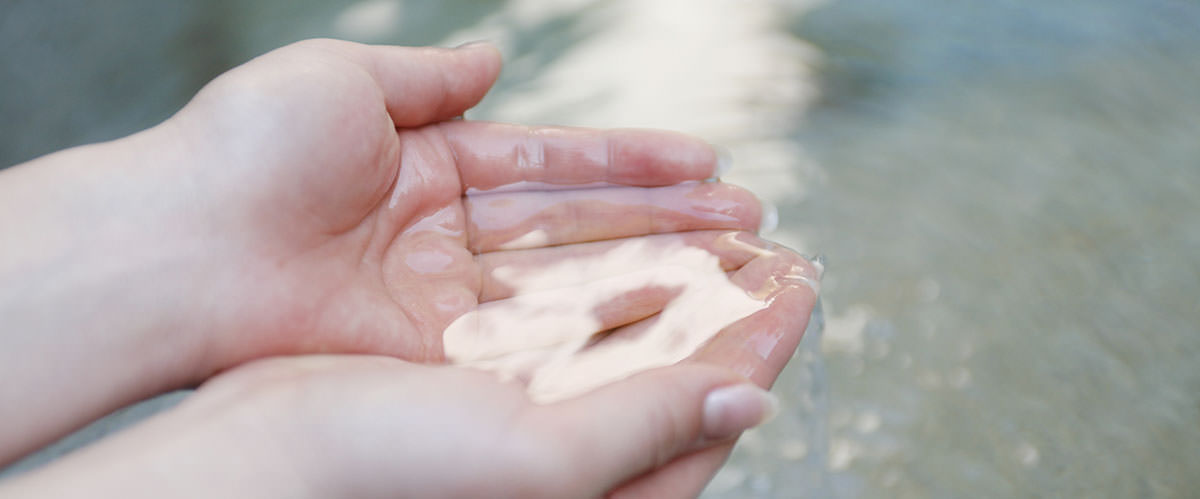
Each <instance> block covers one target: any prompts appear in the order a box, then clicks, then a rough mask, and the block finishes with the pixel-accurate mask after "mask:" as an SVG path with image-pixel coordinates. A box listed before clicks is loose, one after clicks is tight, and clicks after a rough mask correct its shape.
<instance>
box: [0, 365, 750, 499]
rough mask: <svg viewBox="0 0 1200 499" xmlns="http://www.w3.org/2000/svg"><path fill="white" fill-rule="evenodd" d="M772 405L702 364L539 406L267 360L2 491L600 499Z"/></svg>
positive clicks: (452, 377) (428, 377)
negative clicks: (602, 495) (574, 498)
mask: <svg viewBox="0 0 1200 499" xmlns="http://www.w3.org/2000/svg"><path fill="white" fill-rule="evenodd" d="M773 410H774V408H773V402H772V399H771V398H770V397H768V396H767V394H766V392H764V391H763V390H761V389H760V388H758V387H756V386H754V385H750V384H747V383H746V382H745V380H744V379H743V378H741V377H739V376H737V375H736V374H733V373H732V372H730V371H728V370H726V369H720V368H715V367H710V366H705V365H701V364H686V365H680V366H673V367H668V368H662V369H658V370H653V371H647V372H645V373H641V374H638V375H636V376H635V377H633V378H630V379H627V380H624V381H621V382H618V383H614V384H612V385H609V386H606V387H604V388H601V389H599V390H596V391H594V392H591V393H589V394H587V395H584V396H581V397H578V398H575V399H571V400H569V401H564V402H558V403H554V404H548V405H536V404H532V403H531V402H530V400H529V398H528V397H527V396H526V394H525V392H524V390H523V387H521V386H519V385H517V384H515V383H501V382H499V381H498V380H497V379H496V378H495V377H494V376H493V375H491V374H487V373H483V372H480V371H475V370H471V369H465V368H458V367H446V366H440V367H433V366H424V365H418V364H411V363H407V362H404V361H400V360H396V359H393V358H386V357H368V356H311V357H294V358H282V359H269V360H264V361H258V362H254V363H251V364H248V365H245V366H243V367H240V368H238V369H235V370H233V371H231V372H229V373H226V374H223V375H221V376H219V377H217V378H215V379H213V380H212V381H210V382H209V383H207V384H206V385H204V386H203V387H201V389H200V390H199V391H198V392H197V393H196V394H195V395H194V396H193V397H191V398H190V399H188V400H187V401H185V402H184V403H183V404H182V405H181V406H179V407H177V408H175V409H172V410H171V411H168V412H167V413H164V414H160V415H158V416H156V417H155V418H154V419H151V420H150V421H148V422H146V423H143V424H142V425H139V426H138V427H135V428H133V429H131V430H129V431H127V432H125V433H122V434H120V435H117V436H115V437H113V438H110V439H108V440H106V441H103V442H101V443H100V444H98V445H96V446H93V447H90V448H87V449H84V450H83V451H81V452H79V453H76V454H73V455H71V456H68V457H67V458H65V459H64V460H62V461H60V462H57V463H55V464H53V465H52V466H51V467H49V468H47V469H43V470H39V471H36V472H33V473H31V474H30V475H27V476H23V477H19V478H18V479H17V480H15V481H13V482H10V483H8V484H7V485H8V488H7V489H6V490H5V491H4V493H5V496H6V497H24V496H26V495H28V496H30V497H34V496H37V497H51V496H52V497H95V496H105V497H109V496H111V497H142V496H154V497H161V496H163V495H168V494H169V495H178V496H203V497H213V496H219V497H296V498H301V497H425V498H436V497H522V498H524V497H553V498H559V497H580V498H582V497H596V496H600V495H601V494H605V493H607V492H609V491H611V490H612V489H613V488H615V487H617V486H618V485H619V484H622V483H625V482H627V481H628V480H630V479H631V478H633V477H636V476H638V475H640V474H642V473H644V472H646V471H648V470H652V469H654V468H656V467H657V466H659V465H661V464H663V463H665V462H667V461H669V460H670V459H672V458H673V457H674V456H676V455H679V454H681V453H684V452H688V451H691V450H695V449H703V448H707V447H710V446H712V445H714V444H718V443H723V442H728V441H729V440H730V439H731V438H733V437H735V436H736V435H737V434H738V433H740V432H741V431H742V430H744V429H746V428H749V427H751V426H754V425H757V424H758V423H760V422H761V421H763V420H764V419H766V418H768V417H770V415H771V413H772V411H773ZM64 476H70V477H71V479H70V480H64V479H62V477H64ZM655 497H662V496H655Z"/></svg>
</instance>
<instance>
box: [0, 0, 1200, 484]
mask: <svg viewBox="0 0 1200 499" xmlns="http://www.w3.org/2000/svg"><path fill="white" fill-rule="evenodd" d="M135 3H136V2H135ZM146 3H147V5H155V6H157V5H166V4H169V3H170V2H166V3H163V2H146ZM214 5H215V7H213V11H212V12H206V13H193V14H181V15H188V16H194V17H195V19H198V20H186V19H185V20H179V19H178V15H167V14H164V13H162V12H159V11H156V10H152V9H151V10H147V11H146V12H149V14H141V15H155V16H158V18H164V19H168V20H170V23H166V24H164V23H159V24H154V23H140V24H146V25H148V26H150V25H155V26H159V25H168V26H182V28H181V31H183V32H217V33H221V34H223V36H221V37H219V38H220V39H222V40H226V42H224V44H223V45H211V44H180V43H179V42H178V40H174V39H172V38H170V36H171V35H169V34H162V33H158V32H155V33H144V34H143V36H145V37H149V38H153V37H156V36H157V37H159V38H160V39H163V40H164V41H171V43H173V44H178V45H173V46H184V47H195V48H191V49H189V50H188V51H186V52H184V53H185V54H189V55H188V56H187V58H172V59H167V58H165V57H164V58H162V59H161V60H157V61H156V60H154V59H152V58H147V57H143V58H141V59H136V60H135V61H134V62H132V63H130V64H133V65H134V67H136V68H137V69H139V70H141V71H143V73H141V75H142V76H141V78H142V79H140V80H137V81H143V80H146V79H150V80H153V78H152V77H151V76H152V75H154V74H158V73H157V71H160V69H159V68H164V67H165V68H175V70H172V71H171V72H170V73H169V74H171V75H176V76H172V78H174V79H172V78H167V79H166V80H163V81H164V82H162V83H160V86H159V87H156V90H154V91H146V90H144V89H143V88H142V87H137V89H136V94H135V95H136V96H139V97H141V98H142V100H141V101H137V102H141V103H143V104H145V105H146V106H147V108H146V109H144V110H140V111H139V114H138V116H143V118H138V119H141V120H142V121H138V119H134V118H130V117H129V115H128V114H120V113H121V112H122V111H121V110H120V109H113V110H104V109H100V111H101V112H100V114H101V115H103V113H105V112H107V113H109V114H108V116H115V117H116V118H119V119H115V120H112V121H111V123H112V125H111V126H112V127H113V128H109V129H103V128H101V129H103V130H104V132H102V133H100V134H99V135H86V137H103V136H105V135H104V134H109V135H108V136H115V135H119V134H121V133H125V132H128V131H129V130H130V129H132V128H135V127H136V126H145V125H148V124H150V123H151V122H152V121H150V118H144V116H150V117H151V118H152V117H153V116H155V112H158V113H159V114H158V115H159V116H165V114H166V113H167V112H169V111H170V110H171V109H173V108H174V107H177V106H178V105H179V104H181V102H180V101H178V97H176V98H175V99H176V100H171V99H169V98H167V97H163V96H178V95H186V94H187V93H188V92H190V91H191V90H194V88H190V87H189V86H188V85H194V84H195V83H194V82H195V81H196V80H198V78H193V79H192V80H188V81H191V82H192V83H179V80H178V78H177V75H179V74H195V73H197V71H198V70H197V69H195V68H205V70H207V68H212V67H214V66H219V65H221V64H225V65H227V64H231V63H234V62H236V61H240V60H244V59H245V58H246V57H249V56H250V55H252V54H255V53H258V52H261V51H263V50H266V49H269V48H271V47H273V46H276V45H278V44H280V43H284V42H287V41H290V40H293V39H296V38H300V37H304V36H314V35H324V36H343V37H350V38H356V39H361V40H365V41H391V42H403V43H410V44H420V43H443V44H457V43H460V42H463V41H466V40H471V39H478V38H489V39H492V40H494V41H496V42H497V43H498V44H500V45H501V46H502V47H503V48H504V51H505V53H506V57H507V59H508V66H507V67H506V69H505V72H504V74H503V75H502V78H501V82H500V85H499V86H498V88H497V89H496V90H495V91H493V93H492V94H491V95H490V96H489V97H488V99H487V100H485V102H484V103H483V105H482V106H481V107H480V108H479V109H477V110H475V111H472V112H471V113H469V114H470V117H472V118H479V119H497V120H505V121H522V122H530V123H559V124H577V125H590V126H659V127H667V128H673V129H678V130H684V131H689V132H692V133H698V134H700V135H701V136H703V137H705V138H707V139H709V140H712V141H714V142H719V143H722V144H725V145H727V146H728V147H730V149H731V150H732V151H733V154H734V156H735V157H736V159H737V161H736V163H737V165H736V167H735V169H734V171H733V172H732V173H731V174H729V175H728V176H727V177H726V179H727V180H729V181H731V182H734V183H740V184H743V185H747V186H749V187H750V188H751V189H753V190H754V191H756V192H758V193H759V195H760V196H762V197H763V198H765V199H766V200H768V201H771V202H774V203H775V204H776V205H778V207H779V212H780V222H781V223H780V227H779V229H778V230H777V231H775V232H774V233H773V234H771V237H773V238H777V239H779V240H781V241H782V242H784V243H786V244H788V245H790V246H793V247H796V248H798V249H800V250H803V251H807V252H821V253H824V254H825V255H827V256H828V257H829V266H828V271H827V272H826V274H825V280H824V288H823V293H824V300H825V302H824V305H825V306H826V312H827V314H826V316H827V317H826V318H827V319H828V328H827V330H826V331H825V334H824V335H823V337H822V336H821V335H820V334H819V332H820V331H819V330H813V331H811V332H810V333H809V336H808V337H807V338H806V340H805V341H804V342H803V344H802V346H801V349H800V350H799V351H798V352H797V356H796V359H795V361H794V362H793V365H791V366H790V367H789V368H788V370H787V371H785V375H784V377H783V378H781V379H780V381H779V383H778V384H777V385H776V388H775V391H776V393H778V394H780V395H781V396H782V397H783V399H784V401H785V403H786V404H787V405H788V406H789V407H790V409H791V410H790V411H785V413H784V414H783V415H781V417H780V418H779V419H778V420H776V421H775V422H773V423H772V424H770V425H767V426H766V427H763V428H760V429H758V430H754V431H751V432H749V433H748V434H747V435H746V436H745V438H744V439H743V441H742V443H741V444H740V445H739V447H738V449H737V450H736V451H735V455H734V457H733V459H732V460H731V462H730V464H729V465H728V466H727V467H726V468H725V469H724V470H723V471H722V472H721V474H719V475H718V476H717V478H716V479H715V480H714V481H713V483H712V484H711V486H710V487H709V490H708V491H707V492H706V495H707V496H710V497H803V496H811V497H822V496H831V495H840V496H847V497H881V496H882V497H893V496H899V497H928V496H934V497H959V496H975V495H984V496H1036V495H1046V494H1053V495H1064V496H1116V497H1131V496H1132V497H1145V496H1154V495H1162V496H1168V495H1186V494H1189V493H1191V491H1192V490H1195V489H1196V488H1198V487H1200V481H1198V479H1197V478H1195V473H1194V468H1195V465H1196V456H1197V455H1200V425H1198V423H1200V396H1198V395H1197V393H1200V369H1196V368H1195V367H1193V366H1195V365H1196V359H1197V358H1200V331H1197V327H1198V326H1197V325H1198V324H1200V312H1198V311H1197V308H1196V307H1195V301H1196V296H1197V294H1198V292H1200V284H1198V283H1200V258H1198V257H1197V255H1200V222H1197V214H1200V201H1198V200H1200V159H1198V158H1200V140H1197V139H1196V137H1197V132H1198V131H1200V85H1197V84H1196V82H1197V81H1200V30H1197V29H1196V26H1200V7H1197V6H1196V4H1195V3H1194V2H1184V1H1175V0H1148V1H1144V2H1121V1H1117V0H1098V1H1089V2H1072V1H1060V2H1037V1H1033V0H1027V1H1018V0H1006V1H998V2H951V1H946V0H828V1H825V2H815V1H812V2H810V1H801V0H796V1H786V0H777V1H767V0H759V1H736V2H735V1H723V0H717V1H711V2H685V1H681V0H675V1H662V2H659V1H656V2H636V1H633V0H624V1H621V0H616V1H603V2H593V1H583V0H571V1H560V2H553V1H549V0H511V1H507V2H491V3H488V2H470V1H453V2H439V3H435V2H416V1H408V2H401V1H389V0H367V1H362V2H352V1H343V2H316V1H306V2H293V1H285V0H270V1H266V2H256V3H254V4H253V6H251V5H248V4H243V3H234V2H221V3H216V4H214ZM27 10H29V7H22V8H21V9H17V10H14V11H13V12H14V14H13V15H16V14H15V13H21V12H25V11H27ZM60 10H64V9H60ZM66 10H70V9H65V10H64V11H66ZM48 12H54V11H53V10H49V9H48ZM72 12H74V11H72ZM180 12H184V11H180ZM186 12H191V11H186ZM126 14H128V15H130V16H132V15H134V14H133V13H132V12H128V13H126ZM47 15H49V14H47ZM62 15H64V16H65V15H68V14H62ZM70 15H74V14H70ZM81 15H82V14H81ZM188 19H191V17H189V18H188ZM212 19H221V21H219V22H218V21H213V20H212ZM114 22H115V21H114ZM76 24H79V25H80V29H84V28H85V27H86V23H76ZM6 29H7V28H6ZM140 45H146V46H153V45H154V44H152V43H151V44H140ZM97 47H98V48H96V50H104V49H105V47H104V46H103V45H102V44H101V45H97ZM108 48H110V49H112V48H113V47H108ZM134 50H135V52H130V53H134V54H141V53H142V52H136V50H138V49H134ZM114 53H121V52H120V51H118V50H115V49H114V50H106V51H103V52H99V53H97V54H91V55H90V57H92V58H93V59H95V60H108V59H106V58H111V57H114V56H113V55H111V54H114ZM35 56H36V55H30V56H29V57H35ZM59 57H69V56H66V55H60V56H59ZM79 57H80V58H81V61H80V63H79V64H78V66H79V67H88V64H86V61H87V60H92V59H87V57H88V55H86V54H85V55H81V56H79ZM43 59H44V58H43ZM180 60H184V61H197V62H195V63H186V64H185V63H181V62H178V61H180ZM139 61H140V62H139ZM214 61H216V62H214ZM218 63H221V64H218ZM188 64H192V65H193V66H194V67H193V66H188ZM180 65H183V66H185V68H184V69H180ZM68 66H70V65H69V64H68ZM131 71H132V69H131ZM199 72H201V73H203V71H199ZM135 74H137V73H135ZM114 77H115V76H114ZM43 80H44V78H43ZM56 81H57V80H56ZM62 81H70V80H62ZM93 83H95V82H93ZM60 85H66V83H62V84H60ZM97 86H101V87H103V86H104V85H97ZM114 88H122V87H121V86H119V85H118V86H114ZM181 89H182V90H181ZM37 90H38V89H36V88H33V89H32V90H31V93H26V94H23V95H30V96H32V97H30V98H27V99H26V100H27V101H29V102H39V101H38V100H37V96H39V95H42V94H39V93H37ZM130 92H135V90H130ZM64 93H69V92H59V93H58V94H57V95H56V98H57V99H59V100H61V101H63V102H64V103H63V104H61V106H62V108H66V109H88V108H87V107H86V105H87V102H89V101H90V102H101V103H102V102H128V103H132V102H134V101H135V99H132V98H131V99H130V100H128V101H121V100H120V99H117V98H106V99H90V100H89V99H80V101H78V102H71V101H70V100H69V99H64V98H63V97H61V95H63V94H64ZM145 96H160V97H159V98H160V99H161V102H160V101H158V100H154V101H146V99H147V98H148V97H145ZM106 97H107V96H106ZM5 98H6V99H10V100H11V99H12V98H11V97H5ZM43 98H44V102H45V103H46V105H48V106H52V105H53V103H54V102H57V101H55V100H53V99H50V98H48V97H43ZM6 105H7V104H6ZM12 105H15V104H12ZM93 105H97V104H93ZM10 106H11V105H10ZM155 106H157V107H155ZM125 107H130V106H124V107H122V109H124V108H125ZM10 108H11V107H10ZM17 109H20V108H17ZM155 110H157V111H155ZM31 112H32V111H31ZM23 114H24V113H23ZM44 119H46V118H45V117H44V116H43V117H39V118H38V120H35V121H34V122H32V123H33V124H34V125H36V124H37V123H40V122H41V121H42V120H44ZM86 124H89V125H90V126H93V127H99V125H97V124H95V123H92V122H87V123H86ZM122 127H125V128H122ZM23 128H25V129H31V130H35V131H36V130H42V133H43V134H44V135H46V136H50V135H54V134H53V133H52V131H53V130H54V128H52V127H51V126H50V125H47V126H44V127H42V128H36V127H31V126H30V125H29V124H24V125H23ZM67 128H68V129H69V127H67ZM5 131H6V132H11V133H6V134H5V135H6V136H7V137H9V138H8V139H2V140H8V141H10V142H11V143H13V144H17V143H19V144H21V146H20V148H19V149H18V148H15V146H14V148H13V149H12V150H13V151H18V152H17V153H13V154H16V155H17V156H13V158H12V160H13V161H15V160H17V159H23V158H20V157H19V155H22V154H23V155H28V154H32V153H31V152H30V151H33V150H34V149H33V147H34V146H33V145H30V144H50V145H54V146H56V147H59V146H61V145H62V144H57V143H56V142H54V140H52V139H43V140H41V141H40V142H39V141H38V139H37V138H36V137H33V138H31V137H30V136H28V135H25V136H22V135H19V134H20V133H30V132H28V131H27V130H8V129H6V130H5ZM58 135H62V134H58ZM6 157H7V156H6Z"/></svg>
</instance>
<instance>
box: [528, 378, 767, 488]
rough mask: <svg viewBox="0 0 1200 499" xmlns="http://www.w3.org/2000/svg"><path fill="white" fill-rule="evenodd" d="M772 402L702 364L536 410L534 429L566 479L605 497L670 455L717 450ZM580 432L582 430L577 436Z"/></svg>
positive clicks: (763, 417) (631, 380) (760, 417)
mask: <svg viewBox="0 0 1200 499" xmlns="http://www.w3.org/2000/svg"><path fill="white" fill-rule="evenodd" d="M775 410H776V401H775V398H774V397H773V396H771V395H770V394H769V393H767V392H766V391H764V390H762V389H760V388H758V387H756V386H754V385H752V384H749V383H746V382H745V380H744V379H742V378H740V377H739V376H737V375H736V374H734V373H732V372H730V371H728V370H726V369H720V368H714V367H710V366H702V365H685V366H672V367H667V368H661V369H655V370H651V371H647V372H644V373H641V374H638V375H636V376H633V377H631V378H629V379H626V380H623V381H619V382H616V383H613V384H611V385H606V386H604V387H602V388H599V389H597V390H595V391H592V392H590V393H588V394H585V395H583V396H580V397H577V398H574V399H570V400H567V401H563V402H559V403H556V404H551V405H546V406H542V407H539V408H538V409H537V410H535V411H533V412H531V413H530V415H529V416H528V418H529V419H524V420H522V423H523V424H529V425H532V427H533V428H536V429H537V431H536V432H531V433H535V434H538V435H543V436H544V438H546V439H547V442H545V444H546V445H548V446H550V448H551V449H555V452H556V454H557V455H560V456H562V457H563V462H564V463H568V464H567V465H566V466H570V467H571V469H569V470H567V471H568V476H572V477H577V479H578V483H581V484H590V485H591V486H593V487H598V488H597V489H595V490H588V491H581V492H587V493H588V494H587V495H589V496H592V495H598V494H601V493H603V492H606V491H608V490H610V489H612V488H613V487H616V486H617V485H619V484H621V483H624V482H626V481H628V480H629V479H631V478H633V477H635V476H638V475H640V474H642V473H645V472H646V471H649V470H651V469H654V468H657V467H659V466H661V465H663V464H666V463H667V462H669V461H671V460H672V459H674V458H675V457H676V456H678V455H680V454H682V453H684V452H689V451H691V450H695V449H697V448H702V447H707V446H712V445H717V444H720V443H724V442H727V441H728V439H730V438H732V437H734V436H736V435H738V434H740V433H741V432H742V431H744V430H746V429H747V428H751V427H753V426H756V425H758V424H760V423H762V422H763V421H765V420H767V419H769V418H770V417H771V416H773V414H774V412H775ZM581 429H582V430H583V431H581Z"/></svg>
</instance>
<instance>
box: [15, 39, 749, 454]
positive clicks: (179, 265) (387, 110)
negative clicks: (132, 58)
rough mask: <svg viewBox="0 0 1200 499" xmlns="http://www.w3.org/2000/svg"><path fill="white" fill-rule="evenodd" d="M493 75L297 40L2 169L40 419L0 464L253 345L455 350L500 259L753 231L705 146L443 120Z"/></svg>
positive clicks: (274, 350) (745, 198)
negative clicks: (617, 241) (453, 333)
mask: <svg viewBox="0 0 1200 499" xmlns="http://www.w3.org/2000/svg"><path fill="white" fill-rule="evenodd" d="M499 68H500V57H499V54H498V53H497V52H496V50H495V49H494V48H492V47H489V46H486V45H475V46H469V47H465V48H462V49H457V50H451V49H433V48H401V47H373V46H364V45H358V44H354V43H348V42H339V41H332V40H315V41H307V42H301V43H298V44H295V45H291V46H288V47H285V48H282V49H280V50H276V51H274V52H271V53H269V54H266V55H264V56H262V57H260V58H258V59H255V60H253V61H251V62H249V63H247V64H245V65H243V66H241V67H239V68H236V69H234V70H232V71H230V72H228V73H226V74H225V75H223V76H221V77H219V78H217V79H216V80H214V81H213V82H212V83H210V84H209V85H208V86H206V87H205V88H204V89H203V90H201V92H200V93H199V94H198V95H197V96H196V97H195V99H194V100H193V101H192V102H191V103H189V105H188V106H186V107H185V108H184V109H183V110H182V111H180V112H179V113H178V114H177V115H176V116H173V117H172V118H170V119H168V120H167V121H166V122H164V123H163V124H161V125H159V126H157V127H154V128H152V129H150V130H147V131H144V132H142V133H139V134H136V135H133V136H130V137H127V138H124V139H120V140H117V141H113V142H109V143H104V144H97V145H92V146H85V147H80V148H76V149H72V150H68V151H63V152H60V153H56V154H53V155H50V156H46V157H44V158H40V159H38V160H35V161H33V162H31V163H30V164H27V165H22V166H17V167H15V168H11V169H9V170H5V171H4V172H3V173H2V174H0V206H2V207H3V209H0V236H2V237H4V238H5V239H6V240H20V241H22V244H13V245H0V282H3V283H4V284H5V285H4V286H0V317H2V318H3V321H4V322H3V326H4V327H3V336H2V337H0V342H3V343H4V345H3V348H0V365H4V366H6V372H7V374H6V375H8V376H11V377H13V378H20V379H29V380H33V381H31V382H30V383H20V384H5V386H3V387H0V407H3V408H4V411H5V412H4V413H3V414H0V415H2V416H4V419H5V420H8V421H22V422H27V423H28V424H27V431H24V432H20V433H13V432H9V433H6V434H0V463H3V462H5V461H8V460H11V459H13V458H15V457H16V456H19V455H21V454H22V453H24V452H27V451H29V450H32V449H33V448H35V447H36V446H38V445H43V444H45V443H47V442H48V441H49V440H51V439H53V438H55V437H57V436H60V435H62V434H63V433H65V432H66V431H68V430H70V429H72V428H74V427H76V426H78V425H80V424H82V423H84V422H86V421H89V420H91V419H93V418H95V417H99V416H100V415H102V414H104V413H105V412H108V411H110V410H113V409H116V408H117V407H120V406H121V405H124V404H128V403H131V402H133V401H135V400H138V399H141V398H144V397H147V396H150V395H153V394H155V393H159V392H162V391H165V390H169V389H173V388H178V387H181V386H186V385H189V384H196V383H199V382H201V381H203V380H204V379H206V378H207V377H209V376H211V375H212V374H213V373H215V372H219V371H221V370H223V369H227V368H230V367H232V366H235V365H238V364H239V363H242V362H245V361H248V360H251V359H255V358H260V357H265V356H270V355H279V354H292V353H313V352H353V353H374V354H385V355H392V356H396V357H399V358H403V359H407V360H412V361H432V362H437V361H440V360H442V348H441V343H440V333H441V330H442V328H443V327H444V326H445V325H446V324H447V323H448V321H450V320H451V319H453V318H454V317H455V316H457V315H459V314H461V313H463V312H464V311H466V310H470V309H471V308H472V307H474V306H475V305H476V301H477V296H478V295H479V293H480V291H481V289H482V287H484V286H486V285H487V276H486V275H485V273H484V272H483V271H482V269H483V268H485V267H486V265H487V260H488V259H489V258H490V257H489V255H490V254H502V253H504V252H496V250H499V249H504V248H522V247H523V248H527V249H530V250H531V251H536V250H535V249H532V248H530V247H533V246H558V247H565V246H567V245H570V244H571V243H576V242H581V241H589V240H600V239H611V238H618V237H628V236H637V235H641V234H645V233H649V232H669V231H686V230H695V229H732V230H752V229H754V228H755V227H757V225H758V219H759V216H760V214H759V212H760V207H759V205H758V202H757V200H756V199H754V197H753V196H752V195H750V194H749V193H747V192H745V191H743V190H740V189H738V188H735V187H732V186H728V185H725V184H721V183H692V184H682V185H680V182H685V181H694V180H700V179H705V178H707V177H710V176H712V175H713V174H714V172H715V169H716V163H717V159H716V156H715V154H714V153H713V151H712V150H711V148H710V147H709V146H708V145H707V144H705V143H703V142H701V141H699V140H696V139H693V138H689V137H685V136H682V135H678V134H673V133H666V132H651V131H630V130H615V131H595V130H584V129H564V128H527V127H520V126H512V125H501V124H492V123H477V122H467V121H445V120H449V119H451V118H454V117H456V116H459V115H461V114H462V113H463V112H464V111H465V110H466V109H467V108H469V107H471V106H472V105H474V104H475V103H476V102H477V101H478V100H479V99H481V98H482V97H483V95H484V94H485V93H486V91H487V89H488V88H489V87H490V86H491V84H492V82H493V81H494V80H495V78H496V75H497V73H498V72H499ZM517 182H527V183H526V184H519V185H518V187H519V186H520V185H523V186H524V188H522V189H519V190H518V191H513V192H508V193H492V194H489V195H487V196H486V197H487V199H488V200H489V203H475V204H473V202H472V201H470V200H465V199H464V193H466V192H467V191H468V190H488V189H492V188H495V187H500V186H504V185H509V184H513V183H517ZM547 185H552V186H553V187H555V188H559V189H562V188H566V189H575V188H584V187H587V188H588V190H586V191H564V190H556V191H547V190H543V189H542V188H541V186H547ZM597 185H600V186H607V188H603V189H592V187H596V186H597ZM481 198H482V196H481ZM504 204H508V205H509V206H510V208H505V207H504V206H503V205H504ZM530 234H532V235H534V236H536V237H534V238H532V239H531V238H529V237H523V236H528V235H530ZM494 252H495V253H494ZM134 359H136V361H134ZM46 393H54V394H56V396H54V397H46V396H44V394H46Z"/></svg>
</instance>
